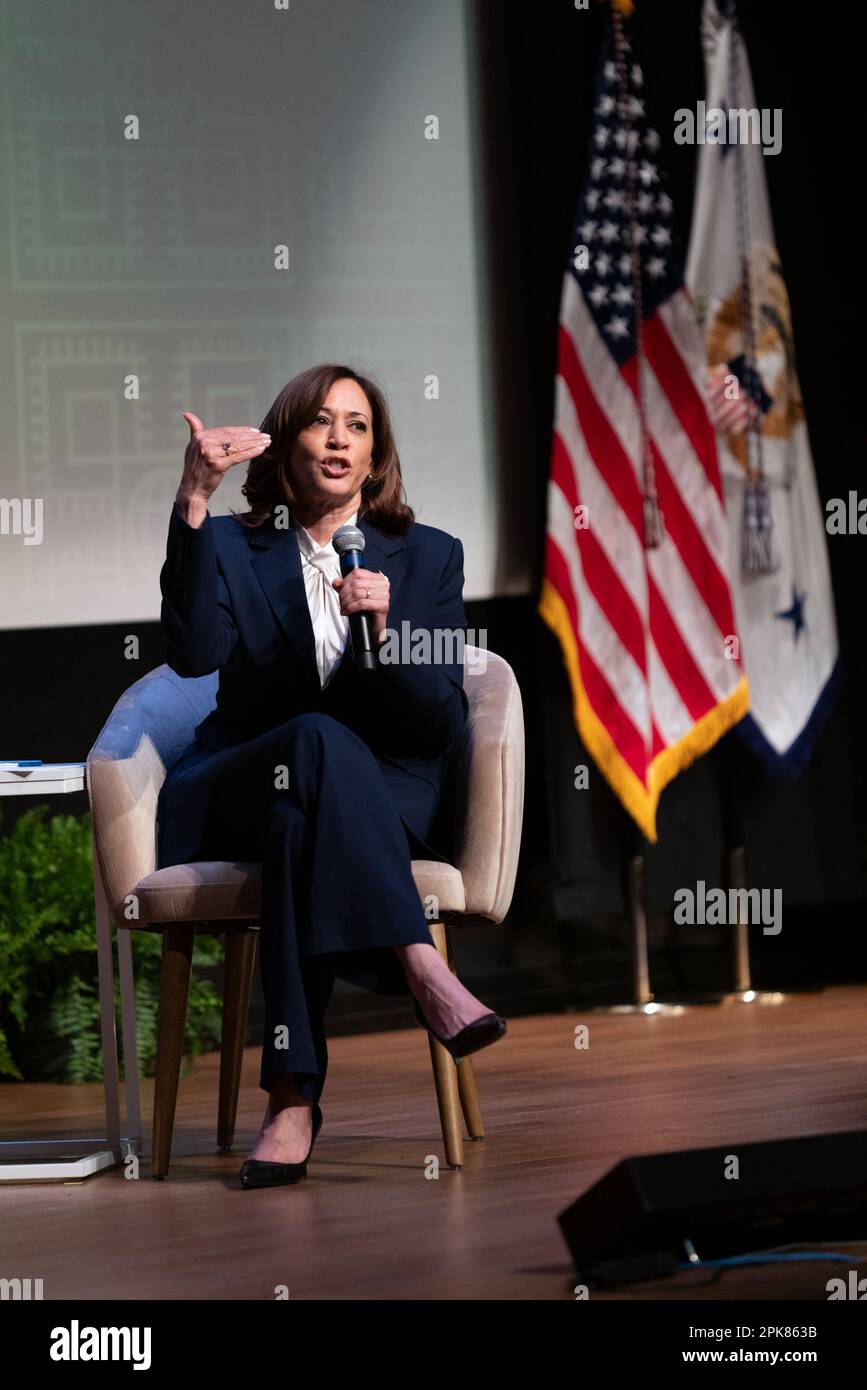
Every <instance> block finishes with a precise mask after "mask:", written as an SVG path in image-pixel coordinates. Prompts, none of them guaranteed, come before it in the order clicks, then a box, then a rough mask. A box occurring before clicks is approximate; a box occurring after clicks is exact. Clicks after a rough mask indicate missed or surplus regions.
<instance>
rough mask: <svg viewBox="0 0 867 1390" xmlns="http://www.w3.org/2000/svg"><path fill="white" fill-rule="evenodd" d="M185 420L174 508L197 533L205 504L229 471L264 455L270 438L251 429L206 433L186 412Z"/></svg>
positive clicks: (198, 420) (206, 507) (230, 427)
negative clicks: (186, 437) (184, 443)
mask: <svg viewBox="0 0 867 1390" xmlns="http://www.w3.org/2000/svg"><path fill="white" fill-rule="evenodd" d="M184 419H185V420H186V422H187V424H188V425H189V427H190V442H189V444H188V445H187V451H186V454H185V455H184V472H183V477H182V478H181V483H180V487H179V488H178V491H177V495H176V497H175V504H176V506H177V509H178V511H179V512H180V514H181V516H182V517H183V519H184V521H185V522H186V523H187V525H188V526H193V527H195V528H196V529H198V527H200V526H203V525H204V522H205V517H206V515H207V511H208V502H209V501H210V499H211V497H212V496H213V494H214V493H215V492H216V490H217V488H218V487H219V486H220V483H221V482H222V481H223V478H224V477H225V475H226V474H227V473H228V471H229V469H230V468H234V466H235V464H236V463H246V462H248V461H249V460H250V459H254V458H256V457H257V455H259V454H263V453H264V452H265V450H266V449H267V448H268V445H269V444H270V443H271V436H270V435H268V434H263V433H262V432H261V430H256V429H253V427H252V425H250V426H242V427H240V428H239V427H237V426H235V425H227V426H224V427H220V428H219V429H214V430H206V429H205V427H204V425H203V424H202V422H201V420H200V419H199V417H198V415H193V414H192V413H191V412H189V411H184Z"/></svg>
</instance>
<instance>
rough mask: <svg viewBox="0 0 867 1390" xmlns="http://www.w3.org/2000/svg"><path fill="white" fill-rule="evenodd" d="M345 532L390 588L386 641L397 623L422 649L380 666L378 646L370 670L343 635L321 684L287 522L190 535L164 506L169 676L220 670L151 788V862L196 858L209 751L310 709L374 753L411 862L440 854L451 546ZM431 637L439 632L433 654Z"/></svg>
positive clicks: (214, 520) (453, 621) (448, 704)
mask: <svg viewBox="0 0 867 1390" xmlns="http://www.w3.org/2000/svg"><path fill="white" fill-rule="evenodd" d="M357 524H358V526H359V528H360V529H361V531H362V532H363V533H364V537H365V550H364V555H363V559H362V564H363V566H364V568H365V569H369V570H374V571H380V572H382V573H383V574H386V575H388V578H389V581H390V604H389V614H388V628H389V629H396V630H397V632H398V633H400V632H401V630H402V624H404V623H407V624H408V627H409V630H410V632H409V635H410V637H415V639H416V641H419V640H420V639H419V638H418V636H417V634H418V632H419V630H427V631H428V632H429V633H430V636H431V654H430V657H429V659H428V660H427V661H426V662H420V663H418V664H416V663H412V662H411V661H410V662H407V661H399V662H395V663H391V664H390V663H387V662H385V661H383V659H382V658H383V655H384V650H383V648H380V649H379V651H378V652H377V667H376V670H375V671H373V672H362V671H360V670H359V669H358V667H357V666H356V664H355V660H354V657H353V652H352V640H351V638H349V639H348V640H347V643H346V650H345V652H344V654H343V658H342V660H341V662H340V665H339V666H338V667H337V668H336V670H335V671H334V673H333V675H332V677H331V680H330V681H329V683H328V685H327V686H326V688H325V689H324V690H323V689H321V686H320V679H319V672H318V669H317V665H316V652H315V647H314V637H313V624H312V620H311V617H310V610H309V606H308V601H307V593H306V589H305V586H304V578H303V575H302V572H301V554H300V551H299V548H298V540H297V537H296V535H295V533H294V531H293V530H292V529H291V526H289V527H284V528H281V527H275V526H274V525H273V522H270V521H269V522H267V523H266V524H265V525H263V526H261V527H259V528H258V529H248V528H246V527H244V526H242V524H241V523H240V522H239V521H238V520H237V519H236V518H235V517H232V516H224V517H212V516H210V514H208V516H207V517H206V519H205V521H204V523H203V525H202V526H201V527H198V528H196V527H192V526H189V525H188V524H187V523H186V522H185V521H184V520H183V518H182V517H181V515H180V513H179V512H178V510H177V507H175V506H173V507H172V515H171V519H170V522H169V533H168V544H167V548H166V560H165V564H164V565H163V568H162V571H161V574H160V588H161V591H162V596H163V601H162V610H161V621H162V627H163V633H164V636H165V641H166V659H167V661H168V664H169V666H170V667H171V668H172V670H173V671H175V672H177V674H178V675H180V676H203V675H207V674H208V673H209V672H211V671H215V670H219V673H220V675H219V689H218V693H217V704H216V708H215V709H214V710H213V711H212V712H211V713H210V714H209V715H208V716H207V718H206V719H205V720H204V721H203V722H202V723H201V724H199V725H198V727H197V728H196V730H195V743H194V744H193V745H191V746H190V748H189V749H188V750H185V752H184V753H183V754H182V756H181V759H180V760H179V764H178V765H177V769H176V770H174V769H169V773H168V776H167V778H166V782H165V785H164V786H163V789H162V792H161V794H160V804H159V810H158V820H159V825H160V837H159V863H160V865H161V866H164V865H166V864H179V863H185V862H187V861H189V860H191V859H193V858H196V857H198V847H199V845H200V843H201V841H202V837H203V835H204V830H205V823H206V820H207V812H208V798H209V792H210V787H211V785H212V781H213V778H214V776H215V775H216V774H217V772H218V771H219V767H220V762H221V758H220V754H221V753H223V752H224V750H226V749H231V748H235V747H236V746H237V745H238V744H240V743H244V742H246V741H247V740H249V739H254V738H256V737H258V736H259V735H260V734H264V733H266V732H268V731H269V730H270V729H274V728H276V727H277V726H278V725H280V724H284V723H286V722H287V721H288V720H289V719H292V718H293V717H294V716H295V715H297V714H303V713H307V712H310V711H321V712H322V713H326V714H330V715H332V716H333V717H334V718H335V719H338V720H339V721H340V722H341V723H343V724H345V725H346V726H347V727H348V728H350V729H352V730H353V731H354V732H355V733H356V734H358V735H359V737H360V738H362V739H363V740H364V742H365V743H366V744H367V745H368V747H369V748H370V749H371V751H372V752H373V753H374V754H375V755H376V757H377V759H378V760H379V763H380V767H381V768H382V771H383V775H384V776H385V778H386V781H387V782H388V784H389V787H390V789H391V790H392V791H393V794H394V798H395V804H396V805H397V808H398V811H399V813H400V816H401V819H402V821H403V823H404V825H405V826H406V827H407V828H408V829H409V830H410V831H411V832H412V833H411V837H410V843H411V845H412V848H413V857H415V858H434V859H445V858H447V857H448V854H447V853H446V854H443V853H442V852H441V851H442V849H445V850H446V851H448V849H449V845H448V828H447V822H446V820H445V819H444V817H443V812H444V811H445V812H446V813H447V806H446V800H447V795H448V776H447V772H448V758H447V753H448V749H449V748H450V746H451V745H452V743H453V742H454V741H455V739H456V738H458V737H459V735H460V733H461V731H462V730H463V727H464V724H465V722H466V718H467V714H468V702H467V697H466V694H465V693H464V688H463V663H462V642H461V638H460V636H459V635H458V634H459V633H463V634H464V635H465V634H466V614H465V612H464V604H463V585H464V575H463V546H462V544H461V542H460V541H459V540H458V539H457V538H456V537H454V536H450V535H449V534H448V533H447V532H445V531H441V530H439V529H437V528H436V527H434V526H425V525H422V524H421V523H419V522H414V523H413V524H412V525H411V526H410V528H409V529H408V531H407V532H406V533H405V534H404V535H403V536H390V535H388V534H386V533H385V532H384V531H381V530H379V529H378V528H377V527H376V526H373V525H371V524H370V522H367V521H365V519H364V514H363V513H362V514H361V515H360V516H359V519H358V522H357ZM437 630H440V631H442V630H445V631H446V633H447V634H451V636H452V640H451V641H446V642H445V643H443V645H442V646H441V647H439V648H438V645H437V642H436V641H435V640H434V639H435V638H436V633H437ZM449 657H452V658H453V659H452V660H449V659H448V658H449ZM351 795H352V789H351V788H347V796H351ZM438 806H439V815H435V814H434V813H435V812H436V810H437V807H438ZM426 837H428V838H426ZM437 839H439V841H440V843H439V845H437ZM413 841H414V842H413Z"/></svg>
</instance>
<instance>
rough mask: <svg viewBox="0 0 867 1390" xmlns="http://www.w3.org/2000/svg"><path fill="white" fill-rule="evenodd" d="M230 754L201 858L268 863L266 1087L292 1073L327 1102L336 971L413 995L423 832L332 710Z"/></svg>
mask: <svg viewBox="0 0 867 1390" xmlns="http://www.w3.org/2000/svg"><path fill="white" fill-rule="evenodd" d="M221 756H222V758H223V763H222V767H221V769H220V772H219V774H218V775H217V778H216V781H215V783H214V787H213V791H212V794H211V799H210V802H209V807H208V822H207V827H206V833H205V840H204V843H203V845H202V847H201V849H200V851H199V856H198V857H201V858H207V859H212V858H213V859H240V860H244V859H248V860H253V861H260V862H261V863H262V913H261V930H260V941H259V948H260V954H259V964H260V971H261V978H262V989H263V993H264V996H265V1034H264V1040H263V1050H262V1071H261V1081H260V1085H261V1087H262V1089H263V1090H265V1091H270V1090H271V1088H272V1086H273V1085H274V1083H275V1081H276V1079H277V1078H278V1077H279V1076H280V1075H281V1074H283V1073H284V1072H292V1073H294V1074H295V1076H296V1078H297V1082H298V1086H299V1090H300V1091H301V1094H302V1095H304V1096H305V1097H306V1098H307V1099H309V1100H318V1099H319V1097H320V1095H321V1094H322V1089H323V1086H324V1083H325V1074H326V1070H327V1067H328V1050H327V1046H326V1040H325V1029H324V1015H325V1011H326V1008H327V1006H328V1001H329V999H330V997H331V992H332V989H333V986H334V980H335V978H341V979H346V980H350V981H351V982H352V983H354V984H357V985H359V986H361V987H362V988H369V989H373V990H376V991H377V992H378V993H382V994H408V993H409V986H408V985H407V982H406V975H405V973H404V970H403V966H402V964H401V962H400V960H399V958H398V956H397V955H396V954H395V952H394V949H393V948H394V946H396V945H397V946H408V945H411V944H412V943H414V942H423V943H426V944H427V945H431V944H432V940H431V935H430V931H429V929H428V923H427V918H426V917H425V914H424V908H423V906H422V902H421V898H420V897H419V893H418V889H417V888H416V886H415V882H414V880H413V877H412V868H411V863H412V848H411V836H412V832H411V831H409V830H408V829H407V828H406V827H405V826H404V824H403V821H402V820H401V818H400V814H399V812H398V809H397V806H396V805H395V801H394V797H393V794H392V792H390V790H389V788H388V787H387V785H386V782H385V779H384V778H383V775H382V770H381V768H380V765H379V763H378V761H377V759H376V756H375V755H374V753H373V752H372V751H371V749H370V748H369V747H368V746H367V744H366V743H365V742H364V741H363V740H362V739H361V738H359V737H358V735H357V734H355V733H353V731H352V730H351V729H348V728H347V727H346V726H345V725H344V724H341V723H340V721H339V720H337V719H335V718H333V717H332V716H331V715H328V714H321V713H318V712H312V713H306V714H300V715H296V717H295V718H294V719H290V720H289V721H288V723H286V724H281V725H279V726H278V727H277V728H275V729H271V730H269V732H268V733H266V734H263V735H261V736H260V737H259V738H257V739H253V740H251V741H250V742H248V743H244V744H242V745H240V746H239V747H238V748H237V750H232V751H231V752H230V753H229V754H228V755H225V754H224V755H221Z"/></svg>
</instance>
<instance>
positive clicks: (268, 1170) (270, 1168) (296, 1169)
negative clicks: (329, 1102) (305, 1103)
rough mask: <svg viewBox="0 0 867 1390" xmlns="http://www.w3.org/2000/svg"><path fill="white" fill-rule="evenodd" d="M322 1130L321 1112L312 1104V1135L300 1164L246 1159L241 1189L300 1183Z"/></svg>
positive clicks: (243, 1166) (316, 1105)
mask: <svg viewBox="0 0 867 1390" xmlns="http://www.w3.org/2000/svg"><path fill="white" fill-rule="evenodd" d="M321 1128H322V1111H321V1110H320V1108H319V1106H318V1104H317V1103H316V1101H314V1102H313V1134H312V1136H311V1139H310V1148H309V1149H308V1150H307V1157H306V1158H304V1159H302V1160H301V1162H300V1163H268V1162H267V1161H266V1160H265V1159H263V1158H248V1159H247V1160H246V1162H245V1163H243V1164H242V1166H241V1172H240V1178H241V1186H242V1187H286V1186H288V1184H289V1183H294V1182H300V1181H301V1179H302V1178H306V1177H307V1164H308V1163H309V1162H310V1155H311V1154H312V1152H313V1145H314V1144H315V1143H316V1136H317V1134H318V1133H319V1131H320V1129H321Z"/></svg>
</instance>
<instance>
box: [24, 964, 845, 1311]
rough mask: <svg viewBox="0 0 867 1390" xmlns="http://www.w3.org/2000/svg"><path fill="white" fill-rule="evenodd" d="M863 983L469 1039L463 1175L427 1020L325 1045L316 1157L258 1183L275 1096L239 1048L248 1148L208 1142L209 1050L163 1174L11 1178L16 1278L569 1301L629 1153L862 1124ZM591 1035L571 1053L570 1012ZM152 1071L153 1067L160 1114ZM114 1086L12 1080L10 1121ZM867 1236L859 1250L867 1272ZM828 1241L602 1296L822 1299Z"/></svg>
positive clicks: (94, 1116) (144, 1290)
mask: <svg viewBox="0 0 867 1390" xmlns="http://www.w3.org/2000/svg"><path fill="white" fill-rule="evenodd" d="M865 1013H867V986H846V987H838V988H829V989H825V990H823V991H822V992H819V993H815V994H809V995H792V996H789V997H788V999H786V1000H785V1001H784V1002H783V1003H781V1004H778V1005H775V1006H772V1005H763V1006H758V1005H757V1006H752V1007H744V1006H737V1005H735V1006H723V1007H712V1006H708V1007H698V1008H693V1009H690V1010H688V1011H687V1012H686V1013H685V1014H683V1015H681V1016H679V1017H670V1018H665V1017H659V1018H645V1017H624V1016H616V1015H611V1014H605V1013H598V1014H597V1013H593V1012H587V1013H582V1014H579V1013H569V1014H560V1015H539V1016H536V1017H532V1018H520V1019H515V1020H513V1021H512V1022H511V1023H510V1026H509V1033H508V1035H507V1037H506V1038H505V1039H504V1040H503V1041H502V1042H500V1043H498V1044H496V1045H495V1046H494V1047H493V1048H491V1049H489V1050H486V1051H484V1052H482V1053H480V1054H479V1056H478V1057H477V1058H476V1059H475V1061H476V1073H477V1077H478V1082H479V1090H480V1096H481V1102H482V1110H483V1115H484V1120H485V1125H486V1129H487V1138H486V1139H485V1140H484V1141H483V1142H480V1143H475V1144H473V1143H467V1144H466V1159H465V1166H464V1168H463V1170H462V1171H460V1172H450V1171H448V1170H447V1169H445V1168H444V1167H443V1168H442V1169H441V1171H440V1176H439V1177H438V1178H437V1179H433V1180H432V1179H429V1178H426V1177H425V1171H426V1164H427V1163H428V1158H429V1155H431V1154H435V1155H439V1156H441V1155H442V1140H441V1136H440V1132H439V1127H438V1120H437V1113H436V1106H435V1100H434V1091H433V1079H432V1076H431V1070H430V1062H429V1056H428V1048H427V1042H426V1038H425V1035H424V1034H423V1033H422V1031H421V1030H420V1029H419V1028H418V1027H413V1028H411V1029H408V1030H406V1031H399V1032H388V1033H379V1034H374V1035H366V1036H362V1037H346V1038H337V1039H334V1040H332V1041H331V1042H330V1043H329V1051H330V1068H329V1076H328V1082H327V1085H326V1089H325V1093H324V1095H323V1100H322V1105H323V1112H324V1125H323V1129H322V1133H321V1135H320V1137H319V1140H318V1142H317V1146H316V1149H315V1152H314V1157H313V1161H312V1163H311V1167H310V1176H309V1177H308V1179H307V1180H306V1182H303V1183H301V1184H299V1185H298V1186H296V1187H291V1188H282V1189H277V1190H274V1191H270V1192H268V1191H253V1192H246V1191H242V1190H241V1189H240V1187H239V1186H238V1183H237V1173H238V1168H239V1167H240V1164H241V1162H242V1160H243V1158H244V1157H246V1155H247V1153H248V1151H249V1147H250V1145H251V1143H252V1140H253V1137H254V1135H255V1132H256V1130H257V1128H258V1124H259V1120H260V1118H261V1114H262V1110H263V1108H264V1099H265V1097H264V1092H262V1091H260V1090H259V1087H258V1066H259V1053H258V1050H257V1049H250V1050H249V1051H248V1052H247V1054H246V1057H245V1068H244V1077H243V1081H242V1090H241V1099H240V1104H239V1117H238V1133H237V1137H236V1149H235V1152H234V1153H233V1154H231V1155H220V1154H218V1153H217V1152H216V1148H215V1128H216V1109H217V1066H218V1058H217V1056H216V1055H212V1056H208V1057H205V1058H200V1059H197V1061H196V1063H195V1066H194V1069H193V1071H192V1073H191V1074H190V1075H189V1076H188V1077H186V1078H185V1079H184V1080H182V1082H181V1090H180V1097H179V1103H178V1115H177V1122H176V1130H175V1153H174V1158H173V1164H172V1169H171V1172H170V1174H169V1177H168V1179H167V1181H165V1182H163V1183H155V1182H153V1181H151V1179H150V1177H149V1169H148V1164H147V1161H145V1162H143V1163H142V1167H141V1173H142V1176H141V1178H140V1180H139V1181H128V1180H125V1179H124V1178H123V1176H122V1175H121V1171H120V1170H119V1169H114V1170H109V1171H107V1172H104V1173H101V1174H97V1175H96V1176H95V1177H91V1178H88V1179H86V1180H84V1181H83V1182H81V1183H78V1184H70V1185H56V1184H37V1183H28V1184H23V1183H22V1184H3V1185H0V1211H2V1216H0V1232H2V1234H0V1276H6V1277H12V1276H13V1275H16V1274H17V1275H18V1276H20V1277H24V1276H28V1275H29V1276H32V1277H37V1276H38V1277H41V1278H42V1279H43V1280H44V1297H45V1299H67V1298H69V1299H87V1300H90V1299H103V1298H108V1299H121V1300H126V1299H174V1300H178V1299H233V1300H234V1299H239V1300H249V1299H253V1300H270V1299H273V1298H274V1296H275V1295H274V1290H275V1287H276V1286H279V1285H286V1286H287V1288H288V1291H289V1296H290V1298H292V1299H341V1300H370V1299H400V1300H416V1299H437V1300H438V1299H494V1300H502V1299H506V1300H508V1299H516V1300H563V1299H570V1298H571V1297H573V1295H572V1287H573V1284H574V1282H575V1281H574V1278H573V1277H572V1269H571V1263H570V1259H569V1254H568V1251H567V1249H566V1246H565V1243H564V1242H563V1239H562V1237H561V1234H560V1231H559V1227H558V1226H557V1223H556V1217H557V1214H558V1212H560V1211H561V1210H562V1209H563V1208H564V1207H565V1206H567V1205H568V1204H569V1203H570V1202H571V1201H573V1200H574V1198H575V1197H576V1196H577V1195H579V1193H581V1192H583V1191H584V1190H585V1189H586V1188H587V1187H588V1186H589V1185H590V1184H591V1183H592V1182H594V1181H595V1180H596V1179H597V1178H598V1177H600V1176H601V1175H602V1174H604V1173H605V1172H606V1171H607V1170H608V1169H609V1168H610V1167H611V1166H612V1165H613V1164H614V1163H615V1162H617V1161H618V1160H619V1159H620V1158H622V1157H624V1156H626V1155H629V1154H640V1153H650V1152H661V1151H666V1150H671V1149H689V1148H694V1147H702V1146H706V1145H714V1144H723V1143H725V1144H729V1143H731V1144H736V1143H738V1142H741V1143H744V1142H749V1141H752V1140H760V1139H777V1138H787V1137H792V1136H796V1135H802V1134H822V1133H829V1132H832V1131H835V1130H856V1129H862V1128H867V1065H865V1063H867V1028H865ZM579 1023H587V1024H589V1026H590V1047H589V1049H588V1050H587V1051H579V1050H576V1048H575V1046H574V1029H575V1026H576V1024H579ZM151 1091H152V1086H151V1083H150V1082H146V1083H144V1085H143V1104H144V1106H145V1115H146V1117H147V1119H148V1128H149V1117H150V1104H151ZM101 1094H102V1093H101V1088H100V1087H97V1086H87V1087H76V1088H72V1087H66V1086H53V1085H33V1086H31V1085H24V1086H23V1085H20V1084H9V1085H3V1086H0V1135H2V1137H3V1138H6V1139H15V1138H21V1137H25V1136H26V1137H36V1136H39V1135H46V1136H49V1135H54V1134H66V1133H72V1134H79V1135H83V1134H94V1133H99V1132H100V1130H101V1127H100V1104H101ZM865 1260H867V1243H865V1244H864V1245H863V1246H859V1247H857V1248H853V1249H852V1267H854V1268H858V1269H859V1275H860V1276H861V1277H863V1275H864V1274H865V1273H867V1269H865V1267H864V1261H865ZM841 1270H843V1271H844V1273H845V1269H844V1266H843V1265H831V1264H827V1263H825V1262H821V1263H809V1264H803V1265H786V1266H779V1267H754V1268H747V1269H741V1270H737V1271H732V1270H729V1271H726V1272H724V1273H719V1272H714V1273H712V1274H711V1273H709V1272H689V1273H683V1274H681V1275H678V1276H677V1277H676V1278H674V1279H668V1280H663V1281H654V1282H652V1283H646V1284H643V1285H641V1286H632V1287H630V1288H628V1289H622V1290H620V1291H618V1292H617V1293H609V1294H603V1293H595V1292H594V1294H593V1295H592V1297H593V1298H594V1299H596V1298H606V1297H608V1298H612V1297H616V1298H630V1299H636V1298H637V1299H681V1298H702V1299H711V1300H713V1299H723V1300H726V1299H733V1298H746V1299H751V1300H764V1299H773V1298H783V1299H802V1298H803V1299H811V1300H825V1299H826V1297H827V1295H826V1292H825V1283H826V1280H827V1279H828V1278H830V1277H831V1276H833V1275H836V1274H839V1273H840V1271H841Z"/></svg>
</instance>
